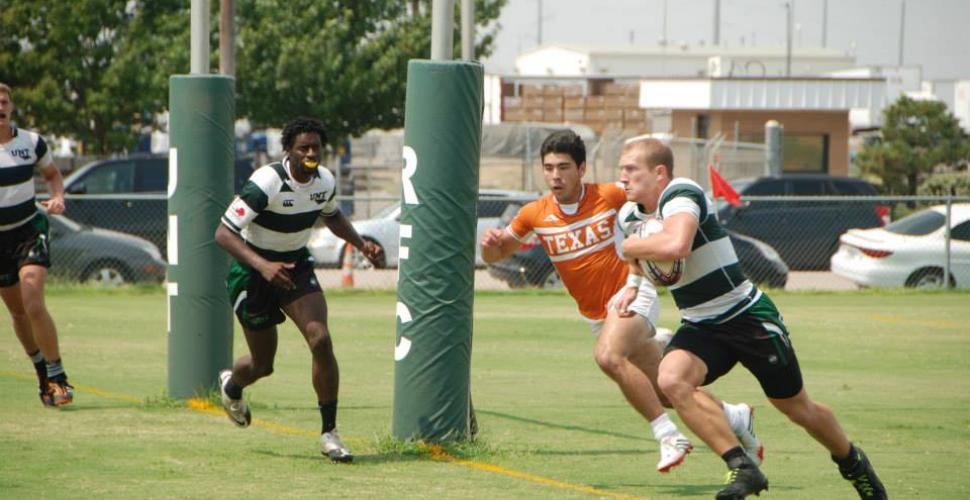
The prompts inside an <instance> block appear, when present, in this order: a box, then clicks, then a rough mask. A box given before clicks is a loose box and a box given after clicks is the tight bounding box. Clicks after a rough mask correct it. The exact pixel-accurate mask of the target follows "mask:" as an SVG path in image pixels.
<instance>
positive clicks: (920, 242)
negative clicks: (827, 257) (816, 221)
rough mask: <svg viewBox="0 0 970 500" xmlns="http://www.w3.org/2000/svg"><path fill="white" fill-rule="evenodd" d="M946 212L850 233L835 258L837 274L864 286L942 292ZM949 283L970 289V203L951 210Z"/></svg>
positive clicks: (935, 210)
mask: <svg viewBox="0 0 970 500" xmlns="http://www.w3.org/2000/svg"><path fill="white" fill-rule="evenodd" d="M945 222H946V206H945V205H937V206H934V207H931V208H928V209H926V210H921V211H919V212H916V213H913V214H911V215H909V216H907V217H904V218H902V219H899V220H898V221H896V222H893V223H891V224H889V225H887V226H885V227H881V228H875V229H850V230H848V231H847V232H845V233H844V234H843V235H842V236H841V237H840V238H839V242H840V243H841V245H840V246H839V250H838V251H837V252H836V253H835V255H833V256H832V260H831V263H832V272H833V273H835V274H837V275H839V276H843V277H845V278H848V279H850V280H852V281H855V282H856V283H858V284H860V285H863V286H874V287H901V286H908V287H941V286H943V284H944V280H943V269H944V258H945V246H944V244H945V234H946V228H945V227H944V226H945ZM950 280H951V282H953V283H955V284H956V286H958V287H962V288H970V203H956V204H953V205H952V206H951V224H950Z"/></svg>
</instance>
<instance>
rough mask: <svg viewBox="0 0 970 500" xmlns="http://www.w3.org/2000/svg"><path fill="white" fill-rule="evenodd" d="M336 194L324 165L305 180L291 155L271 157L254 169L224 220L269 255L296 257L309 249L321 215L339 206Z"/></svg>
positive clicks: (278, 258)
mask: <svg viewBox="0 0 970 500" xmlns="http://www.w3.org/2000/svg"><path fill="white" fill-rule="evenodd" d="M336 195H337V189H336V182H335V180H334V177H333V174H331V173H330V171H329V170H327V169H326V168H324V167H323V166H322V165H321V166H320V168H317V169H316V171H315V173H314V175H313V177H311V178H310V181H309V182H307V183H306V184H300V183H298V182H297V181H296V180H295V179H293V177H292V176H291V175H290V170H289V161H288V160H284V161H283V162H282V163H280V162H276V163H270V164H269V165H264V166H262V167H260V168H258V169H256V171H255V172H253V175H252V176H250V177H249V180H248V181H246V184H245V185H243V188H242V190H241V192H240V194H239V196H237V197H236V199H235V200H233V201H232V203H231V204H230V205H229V208H228V209H226V213H225V214H223V216H222V223H223V224H224V225H225V226H226V227H228V228H229V229H230V230H232V231H233V232H235V233H237V234H239V235H240V236H241V237H242V238H243V239H244V240H246V243H248V244H249V246H250V247H252V248H253V249H255V250H256V252H257V253H259V254H260V255H262V256H263V257H264V258H267V259H269V260H272V261H276V262H295V261H297V260H300V259H301V258H303V257H305V256H307V255H309V252H308V251H307V249H306V244H307V242H308V241H309V240H310V231H311V229H312V228H313V224H314V223H315V222H316V220H317V217H320V216H321V215H323V216H329V215H333V214H334V213H336V212H337V210H338V206H337V202H336V199H335V198H336Z"/></svg>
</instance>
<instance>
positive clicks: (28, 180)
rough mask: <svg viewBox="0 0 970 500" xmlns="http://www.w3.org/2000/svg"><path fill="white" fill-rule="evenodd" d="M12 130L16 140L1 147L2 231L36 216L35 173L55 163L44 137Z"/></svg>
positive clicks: (0, 208)
mask: <svg viewBox="0 0 970 500" xmlns="http://www.w3.org/2000/svg"><path fill="white" fill-rule="evenodd" d="M11 128H12V129H13V139H12V140H11V141H10V142H8V143H6V144H0V231H8V230H10V229H14V228H16V227H18V226H21V225H23V224H25V223H27V222H28V221H30V219H31V218H33V217H34V214H36V213H37V204H36V203H37V202H36V193H35V192H34V171H35V169H38V168H46V167H47V166H48V165H50V164H51V163H53V161H54V159H53V158H52V157H51V153H50V150H49V149H48V147H47V143H46V142H45V141H44V138H43V137H41V136H40V134H38V133H36V132H31V131H30V130H24V129H18V128H17V127H11Z"/></svg>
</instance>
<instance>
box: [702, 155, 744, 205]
mask: <svg viewBox="0 0 970 500" xmlns="http://www.w3.org/2000/svg"><path fill="white" fill-rule="evenodd" d="M707 173H708V175H710V177H711V192H712V193H713V194H714V197H715V198H724V199H725V200H726V201H727V202H728V203H730V204H731V206H733V207H740V206H741V195H739V194H738V192H737V191H735V190H734V188H733V187H731V185H730V184H728V181H726V180H724V177H721V174H720V173H719V172H718V171H717V169H715V168H714V165H708V166H707Z"/></svg>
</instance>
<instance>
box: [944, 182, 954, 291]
mask: <svg viewBox="0 0 970 500" xmlns="http://www.w3.org/2000/svg"><path fill="white" fill-rule="evenodd" d="M952 217H953V198H947V199H946V222H945V226H944V233H943V248H944V251H943V288H950V225H951V223H952Z"/></svg>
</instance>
